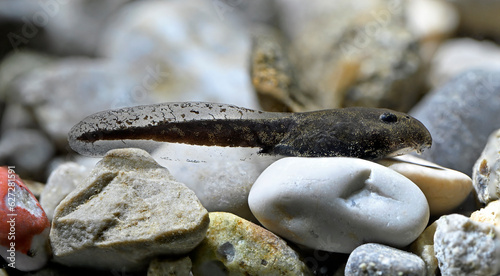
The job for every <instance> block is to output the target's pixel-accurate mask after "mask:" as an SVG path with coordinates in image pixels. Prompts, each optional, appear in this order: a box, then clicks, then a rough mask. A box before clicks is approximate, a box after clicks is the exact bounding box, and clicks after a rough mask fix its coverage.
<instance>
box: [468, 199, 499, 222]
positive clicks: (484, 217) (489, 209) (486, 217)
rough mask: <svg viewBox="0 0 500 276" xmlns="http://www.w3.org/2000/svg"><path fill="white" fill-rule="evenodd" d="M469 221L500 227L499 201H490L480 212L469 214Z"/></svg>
mask: <svg viewBox="0 0 500 276" xmlns="http://www.w3.org/2000/svg"><path fill="white" fill-rule="evenodd" d="M470 219H471V220H473V221H477V222H485V223H490V224H493V225H495V226H496V227H500V200H495V201H492V202H490V203H488V205H486V207H484V208H481V210H478V211H475V212H474V213H472V214H471V216H470Z"/></svg>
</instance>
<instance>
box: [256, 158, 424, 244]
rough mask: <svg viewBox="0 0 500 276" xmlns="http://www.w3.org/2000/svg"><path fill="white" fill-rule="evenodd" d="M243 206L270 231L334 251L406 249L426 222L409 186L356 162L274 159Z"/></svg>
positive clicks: (420, 198)
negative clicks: (366, 246)
mask: <svg viewBox="0 0 500 276" xmlns="http://www.w3.org/2000/svg"><path fill="white" fill-rule="evenodd" d="M248 202H249V205H250V209H251V210H252V212H253V214H254V215H255V217H256V218H257V219H258V220H259V222H260V223H262V225H264V226H265V227H266V228H267V229H269V230H271V231H272V232H274V233H276V234H278V235H280V236H282V237H284V238H286V239H288V240H291V241H293V242H295V243H298V244H301V245H304V246H307V247H310V248H313V249H320V250H325V251H331V252H339V253H349V252H351V251H352V250H354V249H355V248H356V247H357V246H359V245H361V244H363V243H367V242H377V243H382V244H387V245H391V246H394V247H403V246H406V245H408V244H410V243H411V242H412V241H414V240H415V239H416V238H417V237H418V236H419V235H420V233H422V231H423V230H424V229H425V226H426V225H427V222H428V220H429V206H428V204H427V200H426V199H425V196H424V194H423V193H422V192H421V191H420V189H419V188H418V187H417V186H416V185H415V184H414V183H413V182H411V181H410V180H408V179H407V178H406V177H404V176H402V175H401V174H399V173H397V172H395V171H393V170H391V169H388V168H386V167H384V166H382V165H379V164H376V163H373V162H369V161H366V160H362V159H356V158H343V157H333V158H299V157H290V158H284V159H280V160H278V161H276V162H275V163H273V164H272V165H271V166H269V167H268V168H267V169H266V170H265V171H264V172H263V173H262V174H261V175H260V176H259V178H258V179H257V181H256V182H255V184H254V185H253V187H252V189H251V190H250V195H249V197H248Z"/></svg>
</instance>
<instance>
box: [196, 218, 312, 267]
mask: <svg viewBox="0 0 500 276" xmlns="http://www.w3.org/2000/svg"><path fill="white" fill-rule="evenodd" d="M191 258H192V260H193V275H195V276H203V275H207V276H213V275H312V273H311V272H310V271H309V269H308V268H307V266H306V265H305V264H304V263H303V262H302V261H301V260H300V259H299V256H298V254H297V253H296V252H295V251H294V250H293V249H291V248H290V247H289V246H288V245H287V243H286V242H285V241H284V240H282V239H281V238H279V237H278V236H276V235H275V234H273V233H271V232H269V231H267V230H266V229H264V228H262V227H260V226H258V225H256V224H254V223H252V222H250V221H247V220H245V219H242V218H240V217H238V216H235V215H233V214H230V213H223V212H216V213H210V227H209V229H208V231H207V237H206V238H205V239H204V240H203V242H202V243H201V244H200V245H199V246H198V247H197V248H196V249H195V250H194V251H193V252H192V253H191Z"/></svg>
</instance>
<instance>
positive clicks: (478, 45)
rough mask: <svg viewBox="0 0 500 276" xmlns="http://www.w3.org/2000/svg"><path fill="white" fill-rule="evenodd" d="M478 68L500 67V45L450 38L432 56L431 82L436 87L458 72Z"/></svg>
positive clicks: (490, 68)
mask: <svg viewBox="0 0 500 276" xmlns="http://www.w3.org/2000/svg"><path fill="white" fill-rule="evenodd" d="M434 2H436V1H434ZM478 68H482V69H488V70H498V69H500V47H498V45H497V44H495V43H493V42H490V41H488V40H483V41H479V40H474V39H471V38H458V39H450V40H448V41H446V42H444V43H443V44H442V45H440V46H439V48H438V49H437V50H436V53H435V55H434V56H433V58H432V62H431V68H430V70H429V82H430V84H431V86H432V87H434V88H436V87H440V86H442V85H443V84H445V83H446V82H448V81H449V80H450V79H452V78H453V77H455V76H457V75H458V74H460V73H462V72H464V71H466V70H470V69H478Z"/></svg>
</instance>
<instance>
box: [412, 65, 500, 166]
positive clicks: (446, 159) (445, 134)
mask: <svg viewBox="0 0 500 276" xmlns="http://www.w3.org/2000/svg"><path fill="white" fill-rule="evenodd" d="M499 80H500V71H487V70H470V71H467V72H464V73H462V74H460V75H459V76H457V77H455V78H454V79H453V80H451V81H449V82H448V83H447V84H446V85H444V86H442V87H440V88H438V89H436V90H434V91H433V92H431V93H430V94H428V95H427V96H426V97H425V98H424V99H422V101H420V102H419V104H418V105H417V106H415V107H414V108H413V109H412V110H411V111H410V115H413V116H414V117H415V118H417V119H418V120H420V121H421V122H422V123H423V124H424V125H425V126H426V127H427V128H428V129H429V132H430V133H431V135H432V139H433V141H432V147H431V148H430V149H429V150H426V151H425V152H424V153H423V154H422V156H421V157H422V158H423V159H426V160H428V161H431V162H434V163H437V164H439V165H441V166H444V167H447V168H450V169H454V170H458V171H461V172H463V173H465V174H467V175H469V176H470V175H471V173H472V166H473V165H474V162H476V160H477V158H478V157H479V155H480V154H481V150H482V149H483V146H484V145H485V144H486V141H487V139H488V136H489V135H490V134H491V133H492V132H493V131H494V130H496V129H499V128H500V120H498V119H497V118H499V117H500V109H499V108H498V106H500V81H499Z"/></svg>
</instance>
